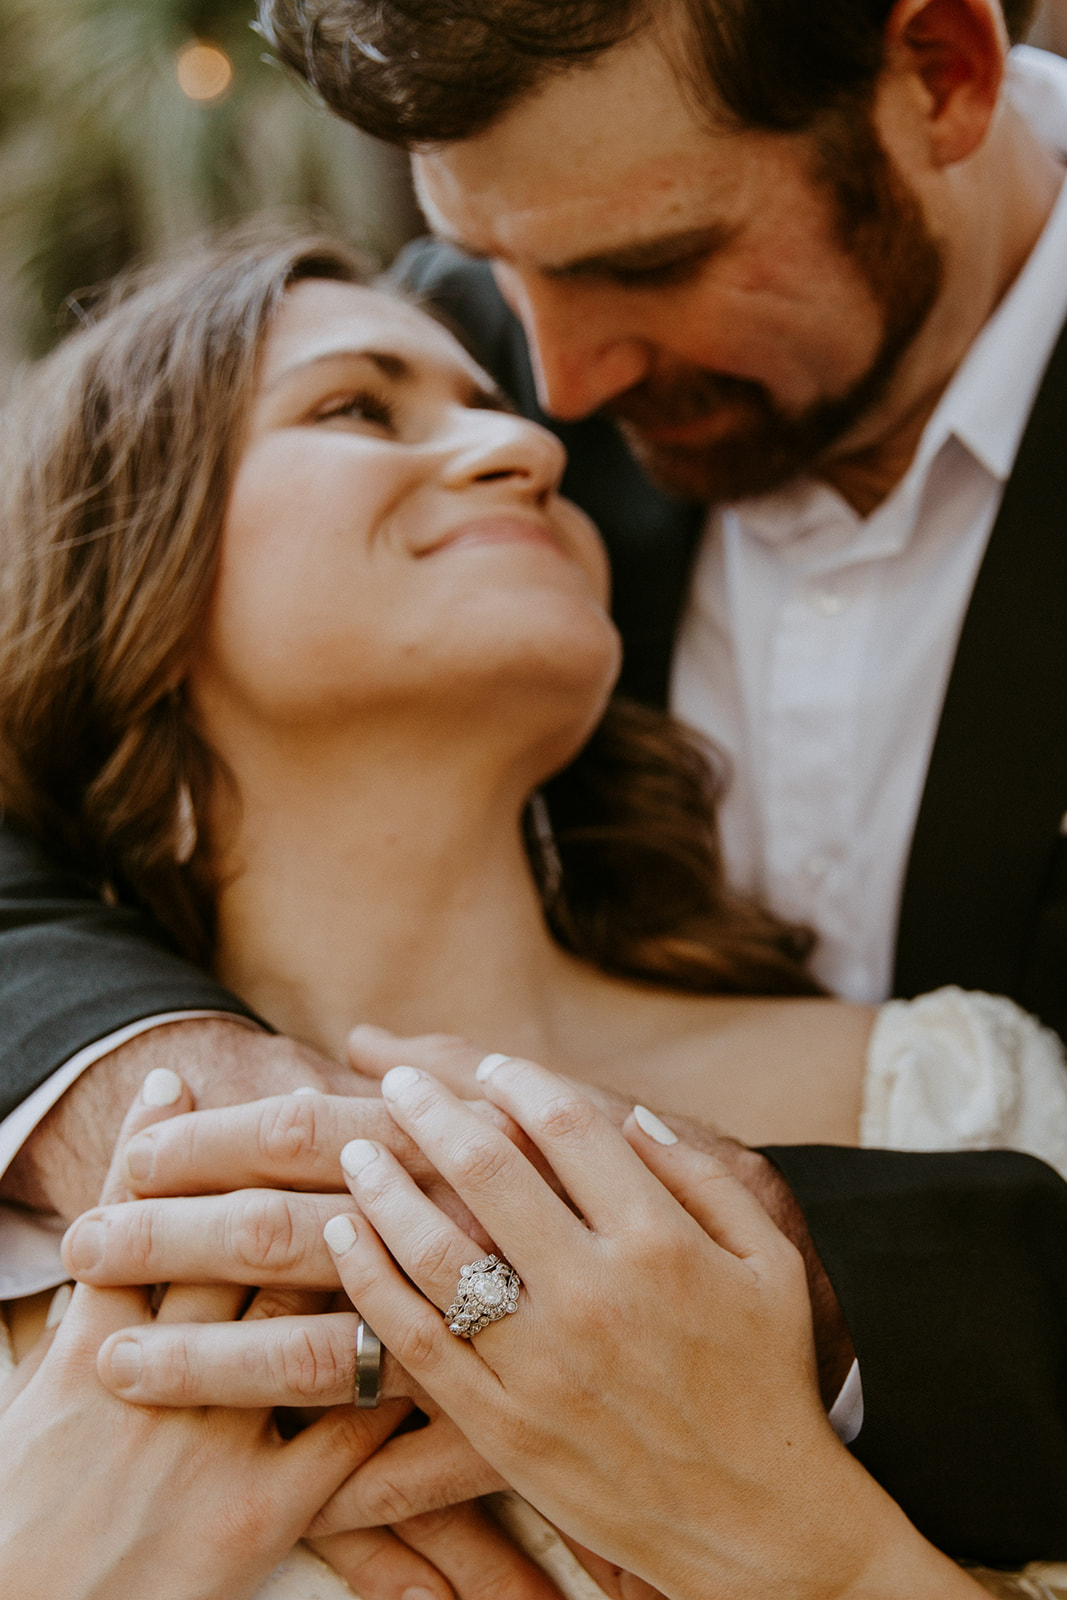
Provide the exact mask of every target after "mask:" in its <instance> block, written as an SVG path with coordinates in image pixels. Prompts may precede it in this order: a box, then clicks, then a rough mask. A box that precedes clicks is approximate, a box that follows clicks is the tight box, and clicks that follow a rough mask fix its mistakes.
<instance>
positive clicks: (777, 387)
mask: <svg viewBox="0 0 1067 1600" xmlns="http://www.w3.org/2000/svg"><path fill="white" fill-rule="evenodd" d="M831 138H832V142H830V140H831ZM415 166H416V177H417V182H418V186H419V192H420V196H421V198H422V202H423V205H424V208H425V210H426V213H427V215H428V217H429V219H430V222H431V224H432V225H433V226H434V227H435V228H436V229H437V230H438V231H439V232H440V233H442V234H443V235H445V236H446V237H448V238H451V239H453V240H454V241H456V242H457V243H458V244H460V245H461V246H463V247H464V248H466V249H468V250H470V251H471V252H473V253H474V254H477V255H480V256H484V257H487V258H488V259H490V260H491V261H492V263H493V267H494V271H495V274H496V277H497V280H498V282H499V284H500V287H501V290H502V291H503V293H504V295H505V297H506V299H507V300H508V301H509V303H510V304H511V306H512V307H513V309H514V310H515V312H516V313H517V315H518V316H519V317H520V319H521V321H522V323H523V326H524V328H525V331H526V335H527V338H528V340H529V344H530V350H531V354H532V357H533V363H534V369H535V373H536V376H537V382H538V388H539V394H540V398H541V402H542V404H543V405H544V407H545V409H546V410H547V411H549V412H551V413H553V414H554V415H556V416H558V417H561V418H564V419H574V418H578V417H582V416H585V415H587V414H588V413H590V412H592V411H594V410H597V409H600V408H602V407H603V408H606V409H607V410H608V412H609V413H611V414H612V415H614V416H615V417H616V418H617V420H618V421H619V423H620V425H621V426H622V428H623V430H624V431H625V432H626V434H627V436H628V437H629V438H630V440H631V442H632V444H633V446H634V448H635V450H636V452H637V454H638V455H639V457H640V458H641V459H642V460H643V461H644V462H645V464H646V466H647V467H648V469H649V471H650V472H651V473H652V475H653V476H654V477H656V478H657V479H659V481H661V482H662V483H663V484H664V485H665V486H666V487H668V488H670V489H673V490H674V491H676V492H678V493H681V494H685V495H691V496H695V497H697V498H704V499H709V500H710V499H721V498H728V499H729V498H736V497H738V496H741V495H744V494H753V493H759V492H762V491H764V490H767V489H770V488H772V487H774V486H776V485H778V484H780V483H782V482H784V481H785V480H786V479H788V478H789V477H791V476H793V475H794V474H795V473H796V472H797V471H799V470H801V469H802V468H805V467H809V466H812V465H815V464H816V463H818V462H819V460H820V459H822V458H824V457H827V456H828V455H829V454H830V453H831V452H832V450H833V447H834V446H835V445H838V444H839V443H840V442H841V441H843V440H847V439H848V437H849V435H850V434H853V433H855V431H856V430H857V427H858V425H859V424H861V423H862V422H864V421H867V422H868V423H869V422H870V419H871V418H872V417H873V416H875V415H876V414H877V412H878V409H879V408H880V407H882V408H884V407H886V406H887V405H888V404H889V403H890V402H889V398H888V397H889V396H890V393H891V390H892V387H893V385H894V381H895V380H896V379H897V377H898V375H899V370H900V368H901V365H902V362H903V360H904V358H905V356H906V354H907V352H908V350H909V347H910V346H911V345H912V342H913V340H914V338H915V335H916V333H917V332H918V330H919V329H920V328H921V327H922V325H923V323H924V321H925V319H926V317H927V314H928V312H929V310H930V308H931V306H932V305H933V304H934V302H935V301H936V299H937V296H938V292H939V289H940V285H941V259H940V254H939V251H938V249H937V247H936V245H935V244H934V242H933V240H932V239H931V237H930V234H929V232H928V230H927V226H926V224H925V221H924V218H923V214H922V211H921V209H920V206H919V204H918V202H917V200H916V199H915V198H914V197H913V196H912V194H911V193H910V191H909V190H908V188H907V187H906V185H905V184H904V182H903V180H902V179H901V178H900V177H899V176H898V174H897V172H896V171H895V169H894V168H893V166H892V165H891V164H890V162H889V161H888V160H887V159H886V158H885V157H883V156H882V153H881V151H880V149H879V147H878V145H877V142H876V141H875V139H874V137H873V135H872V133H871V132H870V131H869V129H868V127H867V125H866V123H865V122H862V121H853V122H851V123H848V122H842V123H839V124H838V125H837V126H836V127H834V128H832V129H829V130H826V134H825V137H824V138H823V139H822V140H820V141H818V142H817V141H816V138H815V136H814V135H789V136H785V135H775V134H766V133H760V132H744V133H736V132H729V131H712V130H709V128H708V126H707V124H706V123H705V122H703V121H701V120H700V119H699V117H698V116H697V114H696V113H695V112H694V111H693V110H692V109H690V107H689V106H688V105H687V104H686V102H685V98H684V96H683V95H682V93H681V92H680V90H679V85H678V82H677V79H676V77H675V75H674V73H673V71H672V69H671V67H670V66H669V65H668V63H667V61H666V60H665V58H664V56H663V55H662V54H661V52H660V50H659V49H658V48H657V47H656V45H655V44H654V43H652V42H649V41H645V40H637V41H635V42H634V43H632V44H627V45H623V46H620V47H618V48H617V49H615V50H613V51H611V52H609V53H608V54H607V55H606V56H604V57H602V58H601V59H600V60H599V61H598V62H597V63H596V64H595V65H594V66H592V67H590V68H577V69H572V70H571V71H569V72H567V73H565V74H562V75H561V76H559V77H557V78H555V79H552V80H550V81H549V82H548V83H547V85H545V86H544V87H543V88H542V89H541V90H540V91H538V93H537V94H536V95H535V96H533V97H532V98H531V99H530V100H528V101H527V102H525V103H524V104H522V105H520V106H518V107H517V108H516V109H514V110H512V111H511V112H509V113H508V114H507V115H506V116H504V117H503V118H502V119H501V120H500V121H499V122H498V123H496V124H495V125H494V126H493V127H492V128H490V129H489V130H488V131H487V132H485V133H483V134H480V135H478V136H477V137H476V138H472V139H467V140H463V141H461V142H457V143H454V144H449V145H445V146H441V147H439V148H437V149H436V150H433V151H431V152H429V153H424V154H422V155H420V156H418V157H417V158H416V163H415ZM864 442H866V440H864Z"/></svg>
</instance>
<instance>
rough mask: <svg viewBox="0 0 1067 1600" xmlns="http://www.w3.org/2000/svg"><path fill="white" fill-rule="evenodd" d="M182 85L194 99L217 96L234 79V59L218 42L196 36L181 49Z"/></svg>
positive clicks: (177, 64) (210, 98)
mask: <svg viewBox="0 0 1067 1600" xmlns="http://www.w3.org/2000/svg"><path fill="white" fill-rule="evenodd" d="M175 70H176V71H177V74H178V87H179V88H180V89H181V91H182V93H183V94H184V95H188V97H189V99H190V100H217V99H218V98H219V96H220V95H224V94H225V93H226V90H227V89H228V88H229V87H230V84H231V83H232V82H233V62H232V61H231V60H230V58H229V56H228V55H227V54H226V52H225V50H220V49H219V47H218V45H217V44H202V43H201V42H200V41H199V40H195V39H194V40H193V41H192V42H191V43H190V44H187V45H185V46H184V47H183V48H182V49H181V50H179V52H178V59H177V62H176V63H175Z"/></svg>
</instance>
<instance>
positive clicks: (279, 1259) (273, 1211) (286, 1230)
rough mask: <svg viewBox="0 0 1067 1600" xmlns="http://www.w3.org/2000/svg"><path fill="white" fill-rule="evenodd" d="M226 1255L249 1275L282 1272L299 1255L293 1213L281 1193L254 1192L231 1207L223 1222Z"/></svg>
mask: <svg viewBox="0 0 1067 1600" xmlns="http://www.w3.org/2000/svg"><path fill="white" fill-rule="evenodd" d="M226 1231H227V1236H228V1237H227V1246H228V1249H227V1253H228V1255H229V1256H230V1257H231V1258H232V1259H233V1261H234V1263H235V1264H236V1265H237V1266H238V1267H240V1268H242V1269H244V1270H246V1271H250V1272H259V1271H268V1272H282V1271H285V1270H286V1269H287V1268H291V1267H293V1266H295V1265H296V1264H297V1261H298V1260H299V1257H300V1255H301V1253H302V1252H301V1251H300V1249H299V1246H298V1242H297V1230H296V1227H295V1224H294V1219H293V1213H292V1210H291V1208H290V1205H289V1202H288V1200H287V1199H286V1197H285V1196H284V1195H283V1194H281V1193H274V1192H268V1191H260V1190H253V1191H251V1192H250V1193H248V1194H246V1195H244V1196H242V1197H241V1198H240V1199H239V1200H238V1201H237V1203H236V1204H235V1205H232V1206H231V1207H230V1208H229V1210H228V1213H227V1218H226Z"/></svg>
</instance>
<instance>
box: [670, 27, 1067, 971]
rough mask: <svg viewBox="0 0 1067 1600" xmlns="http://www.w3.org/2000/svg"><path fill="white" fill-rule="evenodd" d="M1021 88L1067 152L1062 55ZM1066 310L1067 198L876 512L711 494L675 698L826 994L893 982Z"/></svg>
mask: <svg viewBox="0 0 1067 1600" xmlns="http://www.w3.org/2000/svg"><path fill="white" fill-rule="evenodd" d="M1009 92H1010V93H1011V94H1012V96H1013V97H1014V98H1015V99H1016V102H1017V103H1018V104H1020V106H1021V108H1022V109H1023V110H1024V111H1025V113H1026V115H1027V117H1028V119H1029V120H1030V121H1031V124H1032V125H1033V126H1034V127H1035V129H1036V131H1037V132H1038V133H1039V135H1040V136H1041V137H1042V138H1043V139H1044V141H1045V142H1046V143H1048V144H1049V145H1050V146H1051V147H1052V148H1054V149H1056V150H1057V151H1067V62H1065V61H1063V60H1061V59H1060V58H1059V57H1056V56H1049V55H1045V54H1044V53H1043V52H1040V51H1036V50H1029V49H1025V48H1024V49H1019V50H1017V51H1015V52H1014V53H1013V58H1012V63H1011V69H1010V87H1009ZM1065 317H1067V191H1061V195H1060V199H1059V201H1058V203H1057V205H1056V208H1055V211H1054V212H1053V214H1052V217H1051V218H1050V220H1049V222H1048V224H1047V226H1046V228H1045V231H1044V233H1043V234H1042V236H1041V239H1040V240H1039V242H1038V244H1037V246H1036V248H1035V249H1034V251H1033V252H1032V254H1031V256H1030V259H1029V260H1028V262H1027V264H1026V266H1025V267H1024V269H1023V271H1022V272H1021V274H1020V275H1019V277H1018V278H1017V279H1016V281H1015V283H1014V284H1013V285H1012V287H1011V289H1010V291H1009V292H1008V294H1007V295H1006V296H1005V298H1004V300H1003V301H1002V302H1001V304H1000V306H999V307H998V309H997V311H996V312H995V314H994V315H993V317H992V318H991V319H990V321H989V322H988V323H987V324H986V326H985V328H984V329H983V330H982V332H981V334H980V335H979V337H978V338H977V340H976V341H975V343H974V344H973V345H972V346H971V349H970V351H969V352H968V354H967V357H966V358H965V360H964V362H963V364H962V365H961V366H960V368H959V369H958V371H957V372H956V375H955V377H954V378H953V379H952V382H951V383H950V385H949V387H948V388H947V389H946V391H945V393H944V395H943V396H942V399H941V401H940V403H939V405H938V407H937V410H936V411H935V413H934V415H933V416H932V417H931V419H930V421H929V423H928V424H927V427H926V429H925V431H924V433H923V437H922V440H921V443H920V445H919V449H918V452H917V454H916V456H915V459H914V461H913V462H912V465H911V467H910V469H909V471H908V473H907V475H906V476H905V477H904V479H903V480H902V482H901V483H900V484H898V486H897V487H896V489H895V490H894V491H893V493H892V494H891V495H890V496H889V498H888V499H887V500H886V501H885V502H884V503H883V504H882V505H881V506H879V507H878V509H877V510H876V511H874V512H873V513H872V514H871V515H870V516H869V517H866V518H864V517H860V516H859V515H858V514H857V513H856V512H855V511H854V510H853V509H852V508H851V506H849V505H848V503H847V502H846V501H845V500H844V499H843V498H842V497H841V496H840V495H839V494H837V493H836V492H835V491H834V490H833V489H831V488H830V487H828V485H826V484H825V483H820V482H817V481H815V480H814V479H811V478H804V479H800V480H797V481H795V482H793V483H791V484H790V485H789V486H788V487H787V488H785V489H782V490H780V491H778V492H777V493H775V494H770V495H767V496H764V497H761V498H759V499H752V500H747V501H742V502H739V503H737V504H736V505H733V506H729V507H727V508H725V509H721V508H720V509H717V510H716V511H715V512H714V513H713V514H712V515H711V517H710V518H709V521H708V526H707V529H706V531H705V534H704V538H703V541H702V544H701V547H700V549H699V551H698V554H697V559H696V564H695V569H694V577H693V584H692V590H691V594H690V600H689V605H688V608H687V611H686V614H685V617H684V619H683V623H682V628H681V631H680V635H679V642H678V647H677V651H676V655H675V661H674V670H673V678H672V686H671V700H672V706H673V709H674V710H675V711H676V712H677V714H678V715H679V716H681V717H682V718H683V719H684V720H685V721H687V722H689V723H691V724H692V725H693V726H695V727H696V728H698V729H700V730H701V731H702V732H703V733H705V734H707V735H708V736H709V737H710V738H711V739H712V740H713V741H714V743H715V744H716V745H717V746H718V747H719V748H720V750H722V751H723V752H724V754H725V755H726V757H727V759H728V762H729V766H730V771H731V781H730V788H729V791H728V793H727V796H726V799H725V803H724V805H723V808H722V814H721V826H722V836H723V849H724V853H725V857H726V863H727V869H728V871H729V873H730V875H731V877H732V878H733V880H734V881H735V882H736V883H737V884H738V886H739V887H741V888H743V889H745V890H747V891H751V892H753V893H756V894H758V895H760V896H761V897H762V898H763V899H765V900H766V901H767V902H768V903H769V904H770V905H771V906H772V907H773V908H774V909H775V910H776V911H778V912H780V913H781V914H782V915H783V916H785V917H789V918H793V919H795V920H797V921H799V922H803V923H806V924H808V925H809V926H810V927H812V928H814V929H815V931H816V933H817V934H818V936H819V946H818V949H817V951H816V956H815V961H814V966H815V970H816V972H817V973H818V976H819V977H820V978H821V979H822V981H823V982H824V983H825V984H826V985H827V987H828V988H829V989H831V990H832V991H834V992H835V993H837V994H840V995H843V996H845V997H846V998H848V999H850V1000H860V1001H867V1002H877V1001H880V1000H884V999H885V998H886V996H887V995H888V994H889V993H890V992H891V985H892V975H893V957H894V948H895V944H896V931H897V922H898V918H899V911H900V900H901V894H902V891H903V884H904V874H905V870H906V867H907V861H908V855H909V851H910V846H911V838H912V834H913V832H914V829H915V823H916V819H917V817H918V811H919V803H920V800H921V797H922V792H923V786H924V783H925V779H926V770H927V767H928V765H929V761H930V755H931V751H932V749H933V743H934V738H935V735H936V732H937V725H938V721H939V718H940V713H941V706H942V702H943V699H944V695H945V690H946V688H947V686H948V679H949V674H950V672H951V668H952V661H953V657H954V655H955V652H956V644H957V641H958V639H959V634H960V629H961V627H962V625H963V619H964V616H965V614H966V611H967V604H968V601H969V599H970V594H971V589H972V587H973V585H974V581H975V578H976V576H977V573H978V568H979V566H980V565H981V561H982V557H983V555H984V554H985V549H986V545H987V543H988V540H989V535H990V533H991V532H992V528H993V523H994V521H995V519H996V514H997V511H998V510H999V507H1000V502H1001V499H1002V497H1003V493H1004V487H1005V484H1006V483H1007V480H1008V477H1009V476H1010V473H1011V469H1012V466H1013V463H1014V461H1015V456H1016V452H1017V451H1018V448H1019V444H1020V441H1021V438H1022V434H1023V431H1024V429H1025V426H1026V421H1027V418H1028V416H1029V414H1030V410H1031V407H1032V405H1033V402H1034V398H1035V396H1036V393H1037V390H1038V387H1039V385H1040V382H1041V378H1042V375H1043V372H1044V369H1045V366H1046V364H1047V362H1048V359H1049V356H1050V355H1051V353H1052V348H1053V345H1054V344H1055V342H1056V338H1057V336H1058V334H1059V331H1060V327H1061V325H1062V324H1063V322H1064V319H1065Z"/></svg>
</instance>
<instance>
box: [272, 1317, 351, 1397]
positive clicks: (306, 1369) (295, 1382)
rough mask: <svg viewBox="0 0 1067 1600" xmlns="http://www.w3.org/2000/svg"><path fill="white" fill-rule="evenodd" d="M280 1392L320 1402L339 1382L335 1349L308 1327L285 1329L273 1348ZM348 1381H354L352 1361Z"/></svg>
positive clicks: (340, 1379)
mask: <svg viewBox="0 0 1067 1600" xmlns="http://www.w3.org/2000/svg"><path fill="white" fill-rule="evenodd" d="M277 1361H278V1368H279V1372H278V1377H279V1380H280V1392H281V1393H283V1394H286V1395H287V1396H289V1397H290V1398H291V1399H293V1400H296V1401H297V1402H299V1403H305V1404H315V1403H322V1402H323V1401H324V1400H325V1399H327V1398H329V1397H331V1396H332V1395H333V1394H335V1393H336V1390H337V1388H338V1386H339V1385H340V1384H341V1383H342V1381H343V1379H342V1373H341V1371H340V1368H339V1366H338V1362H337V1352H336V1351H335V1350H333V1349H331V1348H330V1345H329V1343H328V1342H326V1343H323V1342H320V1341H319V1340H317V1339H316V1338H315V1337H313V1335H312V1334H311V1332H310V1330H309V1329H306V1328H297V1329H293V1330H292V1331H291V1332H288V1333H287V1334H286V1335H285V1337H284V1338H283V1339H282V1341H281V1343H280V1345H279V1346H278V1350H277ZM350 1367H351V1371H350V1373H349V1380H350V1381H349V1384H348V1387H351V1386H352V1384H353V1383H354V1372H355V1361H354V1359H353V1361H352V1362H351V1363H350Z"/></svg>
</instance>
